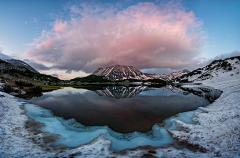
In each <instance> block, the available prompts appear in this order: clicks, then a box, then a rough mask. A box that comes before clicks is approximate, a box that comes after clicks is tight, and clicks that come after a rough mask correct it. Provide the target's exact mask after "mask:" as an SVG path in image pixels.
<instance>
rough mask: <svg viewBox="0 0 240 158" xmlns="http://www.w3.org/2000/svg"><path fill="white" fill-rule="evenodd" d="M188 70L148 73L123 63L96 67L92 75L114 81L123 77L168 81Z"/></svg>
mask: <svg viewBox="0 0 240 158" xmlns="http://www.w3.org/2000/svg"><path fill="white" fill-rule="evenodd" d="M189 72H190V71H189V70H186V69H184V70H182V71H179V72H173V73H171V74H169V75H165V74H148V73H143V72H141V71H140V70H138V69H137V68H135V67H134V66H125V65H113V66H108V67H106V68H98V69H97V70H96V71H95V72H93V73H92V75H96V76H103V77H105V78H106V79H109V80H112V81H116V80H125V79H138V80H148V79H162V80H165V81H170V80H172V79H175V78H177V77H179V76H182V75H184V74H187V73H189Z"/></svg>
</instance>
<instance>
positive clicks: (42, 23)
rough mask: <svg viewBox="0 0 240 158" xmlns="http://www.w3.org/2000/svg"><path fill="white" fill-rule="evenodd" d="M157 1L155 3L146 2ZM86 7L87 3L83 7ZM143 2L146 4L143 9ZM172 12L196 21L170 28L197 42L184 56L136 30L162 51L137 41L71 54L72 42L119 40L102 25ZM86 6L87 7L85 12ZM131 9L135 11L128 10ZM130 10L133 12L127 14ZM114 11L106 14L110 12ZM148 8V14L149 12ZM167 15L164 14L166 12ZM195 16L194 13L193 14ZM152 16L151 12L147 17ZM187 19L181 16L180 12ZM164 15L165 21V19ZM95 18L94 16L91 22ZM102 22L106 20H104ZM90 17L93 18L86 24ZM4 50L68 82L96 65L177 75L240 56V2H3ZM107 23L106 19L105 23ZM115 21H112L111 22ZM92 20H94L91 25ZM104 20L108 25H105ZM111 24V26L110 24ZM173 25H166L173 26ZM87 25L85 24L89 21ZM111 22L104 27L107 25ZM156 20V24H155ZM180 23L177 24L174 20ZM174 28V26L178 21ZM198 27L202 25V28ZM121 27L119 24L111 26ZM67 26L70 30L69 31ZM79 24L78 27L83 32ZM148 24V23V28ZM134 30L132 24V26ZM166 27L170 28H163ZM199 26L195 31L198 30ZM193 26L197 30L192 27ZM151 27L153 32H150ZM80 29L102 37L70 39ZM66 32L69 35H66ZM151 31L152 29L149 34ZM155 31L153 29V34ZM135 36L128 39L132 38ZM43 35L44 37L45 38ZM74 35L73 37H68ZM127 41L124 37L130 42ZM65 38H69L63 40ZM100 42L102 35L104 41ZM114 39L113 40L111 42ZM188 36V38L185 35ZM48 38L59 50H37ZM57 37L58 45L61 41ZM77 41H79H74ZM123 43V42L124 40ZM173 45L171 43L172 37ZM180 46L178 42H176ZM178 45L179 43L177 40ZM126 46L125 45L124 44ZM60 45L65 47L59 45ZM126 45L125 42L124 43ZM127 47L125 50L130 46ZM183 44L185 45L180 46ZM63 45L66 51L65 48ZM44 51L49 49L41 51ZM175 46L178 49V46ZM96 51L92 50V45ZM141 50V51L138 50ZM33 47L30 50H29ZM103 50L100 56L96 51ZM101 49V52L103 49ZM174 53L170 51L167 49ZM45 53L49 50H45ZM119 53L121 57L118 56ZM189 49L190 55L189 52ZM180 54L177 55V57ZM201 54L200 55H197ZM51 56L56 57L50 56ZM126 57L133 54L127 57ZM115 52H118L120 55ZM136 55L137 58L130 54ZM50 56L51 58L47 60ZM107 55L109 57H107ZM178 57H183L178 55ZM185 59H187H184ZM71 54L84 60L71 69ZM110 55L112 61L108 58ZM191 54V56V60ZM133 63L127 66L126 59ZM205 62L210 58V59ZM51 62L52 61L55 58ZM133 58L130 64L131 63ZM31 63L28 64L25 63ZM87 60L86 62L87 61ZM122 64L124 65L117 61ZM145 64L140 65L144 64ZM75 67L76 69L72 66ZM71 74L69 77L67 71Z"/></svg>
mask: <svg viewBox="0 0 240 158" xmlns="http://www.w3.org/2000/svg"><path fill="white" fill-rule="evenodd" d="M147 2H152V3H147ZM83 4H84V5H83ZM140 4H142V5H140ZM169 5H170V9H171V11H172V12H173V13H174V14H175V15H174V16H178V15H179V14H180V13H182V11H183V12H184V13H183V18H182V19H181V17H180V21H181V20H182V22H188V20H189V19H190V20H192V21H191V22H190V23H189V24H187V25H188V26H186V28H185V25H184V24H182V25H181V26H176V27H173V26H171V25H169V26H166V27H169V29H178V28H183V29H184V30H185V29H186V30H187V31H185V32H184V31H183V32H181V31H180V32H178V34H182V33H184V39H188V40H192V41H194V42H192V43H191V45H190V46H189V47H187V48H183V47H182V46H180V47H179V48H178V47H176V50H177V49H182V50H181V51H182V52H181V53H178V52H174V51H175V50H172V52H171V51H170V50H169V48H170V46H169V45H168V44H167V45H164V44H163V43H164V41H162V42H158V41H161V39H162V37H160V35H159V38H157V39H156V40H157V41H154V40H153V39H152V38H149V36H145V35H146V34H141V35H140V33H139V36H138V33H137V32H136V33H135V34H134V35H132V36H136V38H135V39H139V37H142V38H143V39H146V40H143V41H140V42H145V43H146V42H148V40H150V41H152V42H153V43H154V42H156V44H158V45H162V46H161V47H156V46H155V45H154V46H153V47H154V48H156V50H152V49H150V45H149V46H146V47H144V48H142V47H141V48H140V47H139V46H138V45H135V44H134V41H135V40H134V39H132V41H130V42H131V43H132V44H131V46H132V47H131V46H128V47H124V49H122V50H120V49H119V47H122V46H118V47H113V48H112V47H107V46H105V43H101V44H100V45H98V46H99V49H98V47H97V46H96V45H94V46H95V47H96V48H95V49H91V50H90V48H87V49H88V50H89V51H91V52H82V51H83V49H82V48H81V49H80V48H78V49H76V50H71V51H72V52H70V53H69V52H68V51H70V48H67V44H69V43H70V45H71V48H73V47H74V46H75V45H76V44H77V42H76V41H78V40H79V41H82V42H80V43H81V44H82V43H84V41H88V44H89V43H91V42H92V41H99V40H100V41H101V39H105V40H106V42H107V41H108V40H109V41H115V40H116V41H117V39H115V38H114V39H111V38H113V37H110V36H109V37H108V38H106V37H103V38H102V36H103V35H102V34H101V33H102V31H103V30H104V29H105V28H103V27H106V30H111V29H112V28H113V27H114V28H115V27H116V26H123V22H121V23H117V24H115V23H114V22H113V21H114V20H115V19H117V20H118V21H119V19H118V18H120V16H121V17H122V18H126V20H129V18H132V17H130V15H131V14H133V13H134V14H135V15H137V14H136V13H139V14H140V13H143V14H145V15H144V16H141V18H142V19H140V18H139V17H137V18H138V19H132V20H131V21H129V22H130V23H131V22H132V21H134V20H136V21H135V23H136V22H139V23H141V22H142V23H141V24H139V25H142V26H145V24H146V23H150V22H152V21H148V20H146V19H149V18H152V17H154V18H158V17H159V19H160V21H162V20H164V19H166V17H167V18H168V17H169V16H172V14H171V13H170V12H167V7H169ZM84 7H85V9H84ZM151 7H152V8H156V7H157V10H158V11H159V12H157V13H156V14H155V13H154V14H150V13H149V12H150V11H151V9H150V10H147V9H149V8H151ZM128 8H131V9H128ZM127 9H128V10H127ZM106 10H107V11H109V12H107V11H106ZM145 10H147V12H146V11H145ZM161 11H165V12H161ZM190 12H192V14H191V15H190ZM148 13H149V14H148ZM181 15H182V14H181ZM163 16H165V18H163V19H161V18H162V17H163ZM174 16H172V19H168V21H171V20H176V19H175V18H174ZM89 17H90V18H89ZM99 18H102V19H100V20H99ZM85 19H88V20H86V21H84V20H85ZM0 20H1V24H0V51H1V53H3V54H5V55H8V56H11V57H13V58H16V59H21V60H25V59H28V61H29V63H30V64H32V65H33V67H35V68H36V69H38V70H39V71H40V72H42V73H47V74H58V75H59V77H60V78H63V79H67V78H72V77H75V76H85V75H87V74H89V73H91V71H93V70H94V69H95V68H96V67H104V66H109V65H111V64H121V63H124V64H130V63H133V64H135V65H133V66H136V67H138V68H139V69H141V70H144V71H145V72H152V71H156V72H155V73H169V72H171V71H177V70H181V69H183V68H188V69H191V67H192V69H193V68H196V67H197V66H199V65H201V64H199V65H193V63H194V62H196V61H195V60H197V61H198V62H199V61H200V60H201V59H200V58H202V59H204V61H207V60H211V59H213V58H215V57H216V56H220V55H222V54H224V55H222V57H225V56H226V57H228V56H229V55H231V53H232V52H234V51H235V52H234V53H232V54H239V51H240V29H239V28H240V1H239V0H230V1H229V0H208V1H207V0H183V1H170V2H169V1H164V2H163V1H158V0H157V1H156V0H154V1H139V0H125V1H122V0H121V1H120V0H115V1H111V0H102V1H101V0H98V1H97V0H96V1H55V0H50V1H47V0H44V1H29V0H25V1H24V0H21V1H17V0H8V1H7V0H0ZM74 20H75V21H77V22H78V24H76V23H75V21H74ZM104 20H105V21H104ZM111 20H112V21H111ZM91 21H93V22H91ZM94 21H98V22H99V23H95V24H94V25H98V26H99V27H102V29H101V30H99V28H98V27H97V26H95V27H96V28H94V26H92V27H91V29H89V30H88V29H86V28H83V26H85V25H87V24H89V23H90V22H91V23H90V24H92V23H94ZM102 21H103V22H102ZM109 21H111V22H109ZM168 21H165V23H166V22H168ZM84 22H85V23H84ZM104 22H105V23H106V24H102V23H104ZM155 22H156V21H155ZM175 22H176V21H175ZM153 23H154V22H153ZM165 23H159V21H158V22H157V23H154V24H155V25H158V26H159V27H161V26H163V25H164V24H165ZM127 24H129V23H127ZM174 24H175V23H174ZM197 24H199V25H197ZM112 25H116V26H112ZM65 26H66V28H64V27H65ZM78 26H79V28H78ZM146 26H147V25H146ZM57 27H58V28H60V29H62V30H60V32H61V31H62V32H61V35H59V34H58V33H57V31H59V30H57V31H56V28H57ZM131 27H132V26H131ZM164 27H165V25H164ZM193 27H194V28H193ZM192 28H193V29H192ZM121 29H122V30H124V29H127V28H125V26H124V27H123V28H121ZM150 29H152V28H150ZM71 30H73V31H75V34H77V33H78V32H79V31H80V32H81V31H83V32H84V31H89V33H90V32H94V30H98V31H99V32H98V31H96V32H95V33H96V34H99V36H100V34H101V39H98V38H96V39H91V41H89V39H88V37H87V36H84V35H83V34H82V33H80V34H79V35H76V36H71V37H70V38H66V36H67V35H68V34H69V33H70V31H71ZM189 30H190V32H191V31H192V32H194V33H193V35H192V34H191V35H190V34H189V33H188V31H189ZM43 31H45V32H47V33H48V35H46V34H44V33H43ZM63 31H64V33H63ZM145 31H149V30H145ZM151 31H152V30H151ZM130 34H131V32H130V33H129V35H127V36H126V37H132V36H131V35H130ZM79 36H82V38H81V39H79ZM40 37H43V38H40ZM68 37H69V36H68ZM126 37H125V38H126ZM60 38H61V39H62V41H59V39H60ZM63 38H64V39H63ZM99 38H100V37H99ZM109 38H110V39H109ZM181 38H183V37H181ZM34 39H38V41H37V42H36V40H35V42H34ZM48 39H51V41H50V42H51V44H52V43H54V44H55V45H58V47H56V46H55V47H54V48H53V47H51V49H50V48H49V49H45V47H46V45H45V46H42V45H41V48H39V47H40V45H39V47H37V45H38V44H43V43H44V42H45V43H47V42H49V41H47V40H48ZM56 39H58V41H56ZM74 39H76V41H75V42H73V40H74ZM121 41H122V40H121ZM123 41H124V39H123ZM169 41H171V39H169ZM175 42H176V41H175ZM177 42H178V41H177ZM123 43H124V42H123ZM59 45H60V46H59ZM125 45H126V44H125ZM125 45H124V46H125ZM179 45H180V44H179ZM63 46H64V48H63ZM42 47H44V49H43V48H42ZM173 47H175V46H174V45H173ZM91 48H92V47H91ZM135 48H136V49H135ZM30 49H31V50H30ZM106 49H107V50H111V52H115V49H116V52H115V56H112V54H113V53H111V52H108V53H105V52H104V51H103V50H106ZM55 50H58V51H57V52H54V53H52V52H53V51H55ZM97 50H99V52H101V53H99V52H97ZM101 50H102V51H101ZM168 50H169V51H168ZM44 51H45V52H44ZM92 51H93V52H94V51H96V52H94V53H93V55H91V56H89V55H86V54H91V53H92ZM117 51H119V52H120V55H119V52H117ZM143 51H146V52H147V53H148V56H147V55H146V54H144V53H143ZM148 51H155V52H156V51H160V52H165V53H166V54H164V53H163V55H164V56H163V57H160V56H154V57H155V58H158V57H159V58H158V61H159V63H160V62H162V63H163V62H165V61H169V62H166V63H165V64H158V61H155V60H153V59H151V56H153V55H155V54H153V53H152V54H151V53H149V52H148ZM184 51H186V53H184ZM122 52H124V53H125V56H124V58H122V60H121V59H120V58H119V60H118V61H117V60H116V58H117V57H118V56H121V57H122V56H123V54H124V53H122ZM173 52H174V53H176V54H174V53H173ZM196 52H197V53H196ZM51 53H52V54H51ZM126 53H127V54H128V56H126ZM116 54H118V55H117V56H116ZM129 54H130V55H132V56H129ZM138 54H141V56H143V57H144V58H139V57H137V56H140V55H138ZM168 54H171V56H169V58H167V56H168ZM48 55H49V56H48ZM104 55H105V56H104ZM178 55H179V57H178ZM184 55H185V56H184ZM58 56H59V59H58V60H55V59H53V58H58ZM70 56H77V58H78V60H79V64H78V65H76V64H75V65H71V62H70V61H71V60H73V58H69V61H67V60H65V59H66V58H68V57H70ZM109 56H111V58H109ZM134 56H135V57H137V58H136V60H137V61H139V62H135V60H134ZM174 56H176V58H178V59H179V61H176V60H177V59H176V60H170V57H171V58H174ZM180 56H184V58H186V59H188V60H189V61H190V60H191V61H192V63H189V62H187V60H184V58H183V59H181V58H180ZM188 56H191V58H190V57H189V58H188ZM126 58H127V59H129V61H128V62H127V61H126V60H125V59H126ZM161 58H164V61H161V60H160V59H161ZM205 58H206V59H205ZM50 59H51V60H50ZM130 59H131V60H130ZM144 59H146V62H143V60H144ZM78 60H74V62H75V63H76V62H78ZM26 61H27V60H26ZM84 61H86V62H84ZM118 62H120V63H118ZM140 62H141V63H140ZM59 63H60V64H61V65H60V64H59ZM169 63H170V64H171V63H179V64H178V65H177V64H175V65H171V66H170V65H169ZM39 64H43V66H46V67H51V69H50V68H49V69H48V68H43V66H41V65H39ZM69 65H71V66H69ZM66 72H67V73H66Z"/></svg>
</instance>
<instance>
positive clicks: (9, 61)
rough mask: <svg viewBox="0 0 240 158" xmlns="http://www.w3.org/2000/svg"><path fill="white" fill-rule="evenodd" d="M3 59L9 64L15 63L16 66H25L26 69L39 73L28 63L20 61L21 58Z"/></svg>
mask: <svg viewBox="0 0 240 158" xmlns="http://www.w3.org/2000/svg"><path fill="white" fill-rule="evenodd" d="M4 61H6V62H8V63H11V64H13V65H16V66H21V67H25V68H27V69H28V70H30V71H32V72H35V73H38V74H39V72H38V71H37V70H35V69H34V68H32V67H31V66H30V65H28V64H27V63H25V62H24V61H22V60H17V59H5V60H4Z"/></svg>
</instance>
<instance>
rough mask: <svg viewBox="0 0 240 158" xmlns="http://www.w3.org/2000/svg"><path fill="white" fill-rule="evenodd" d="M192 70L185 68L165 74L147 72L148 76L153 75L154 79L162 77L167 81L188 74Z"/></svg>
mask: <svg viewBox="0 0 240 158" xmlns="http://www.w3.org/2000/svg"><path fill="white" fill-rule="evenodd" d="M189 72H190V71H188V70H186V69H184V70H182V71H179V72H173V73H170V74H169V75H165V74H147V73H145V75H146V76H148V77H151V78H153V79H162V80H165V81H170V80H173V79H175V78H177V77H180V76H182V75H184V74H188V73H189Z"/></svg>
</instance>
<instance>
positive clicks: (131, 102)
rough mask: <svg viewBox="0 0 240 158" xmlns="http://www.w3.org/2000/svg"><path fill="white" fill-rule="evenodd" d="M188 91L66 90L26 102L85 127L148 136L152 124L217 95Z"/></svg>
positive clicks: (192, 107)
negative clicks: (106, 128) (145, 133)
mask: <svg viewBox="0 0 240 158" xmlns="http://www.w3.org/2000/svg"><path fill="white" fill-rule="evenodd" d="M188 90H189V91H190V92H191V93H190V92H188V91H186V90H182V89H179V88H176V87H173V86H166V87H162V88H153V87H147V86H137V87H124V86H112V87H107V88H105V89H104V90H96V91H89V90H86V89H75V88H70V87H68V88H63V89H59V90H56V91H53V92H47V93H43V95H42V96H41V97H38V98H32V99H31V100H30V101H29V102H30V103H33V104H36V105H39V106H41V107H43V108H46V109H49V110H51V111H52V112H53V114H54V115H55V116H59V117H63V118H64V119H71V118H74V119H75V120H76V121H77V122H79V123H81V124H83V125H86V126H104V125H108V127H110V128H111V129H112V130H114V131H116V132H119V133H130V132H134V131H139V132H148V131H150V130H151V129H152V126H153V125H154V124H156V123H161V122H162V121H163V120H164V119H166V118H168V117H170V116H173V115H175V114H177V113H180V112H184V111H190V110H195V109H197V108H198V107H200V106H206V105H208V104H209V103H210V102H212V98H213V99H216V98H217V97H219V96H220V94H221V92H220V91H218V90H214V89H211V90H209V92H208V91H206V90H205V91H204V90H201V89H198V90H193V89H191V90H190V89H188ZM196 91H197V93H196ZM194 92H195V94H194ZM197 94H199V95H200V96H198V95H197ZM206 96H207V97H206ZM209 96H213V97H209ZM208 98H211V100H210V101H209V100H207V99H208Z"/></svg>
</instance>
